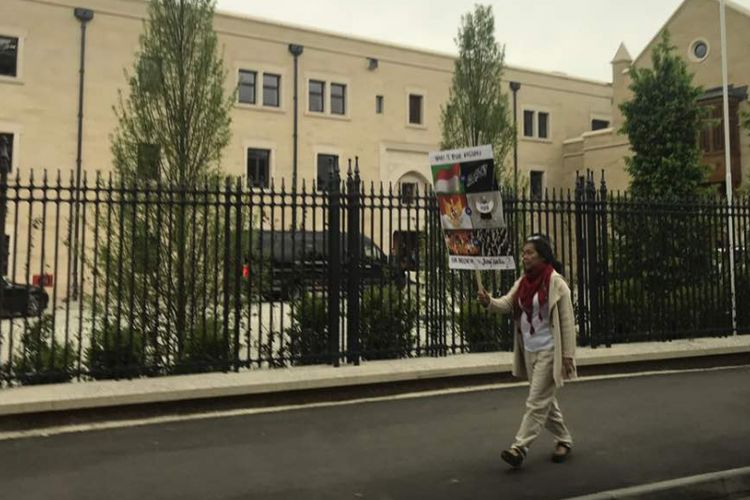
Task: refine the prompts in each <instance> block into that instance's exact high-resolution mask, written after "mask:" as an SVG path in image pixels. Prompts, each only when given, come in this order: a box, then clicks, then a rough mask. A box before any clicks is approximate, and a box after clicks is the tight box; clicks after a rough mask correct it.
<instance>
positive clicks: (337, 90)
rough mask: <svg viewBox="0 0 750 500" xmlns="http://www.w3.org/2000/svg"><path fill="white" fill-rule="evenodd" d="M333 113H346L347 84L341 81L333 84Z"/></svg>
mask: <svg viewBox="0 0 750 500" xmlns="http://www.w3.org/2000/svg"><path fill="white" fill-rule="evenodd" d="M331 113H333V114H334V115H345V114H346V85H343V84H341V83H332V84H331Z"/></svg>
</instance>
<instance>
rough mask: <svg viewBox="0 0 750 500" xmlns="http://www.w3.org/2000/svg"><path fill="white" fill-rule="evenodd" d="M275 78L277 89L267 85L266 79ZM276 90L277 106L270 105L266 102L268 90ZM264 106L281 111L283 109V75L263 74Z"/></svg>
mask: <svg viewBox="0 0 750 500" xmlns="http://www.w3.org/2000/svg"><path fill="white" fill-rule="evenodd" d="M267 77H268V78H275V79H276V87H271V86H268V85H266V78H267ZM274 88H275V90H276V104H268V102H267V101H266V97H267V91H268V89H274ZM262 105H263V107H264V108H275V109H280V108H281V74H280V73H271V72H265V71H264V72H263V102H262Z"/></svg>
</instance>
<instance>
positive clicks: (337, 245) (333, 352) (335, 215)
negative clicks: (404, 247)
mask: <svg viewBox="0 0 750 500" xmlns="http://www.w3.org/2000/svg"><path fill="white" fill-rule="evenodd" d="M340 195H341V177H340V176H339V166H338V160H336V161H335V162H334V160H333V159H331V160H330V162H329V170H328V354H329V360H330V363H331V364H333V366H339V342H340V338H339V333H340V332H339V310H340V308H341V296H340V290H341V271H340V266H341V197H340Z"/></svg>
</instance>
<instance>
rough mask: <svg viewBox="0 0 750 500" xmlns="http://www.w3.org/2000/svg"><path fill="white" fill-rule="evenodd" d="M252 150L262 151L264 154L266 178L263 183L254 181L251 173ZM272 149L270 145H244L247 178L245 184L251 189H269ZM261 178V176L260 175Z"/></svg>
mask: <svg viewBox="0 0 750 500" xmlns="http://www.w3.org/2000/svg"><path fill="white" fill-rule="evenodd" d="M253 152H263V153H265V154H266V157H265V160H266V174H267V176H266V178H265V182H264V183H262V184H261V183H260V182H256V181H255V178H254V177H253V176H252V175H251V171H250V169H251V165H250V161H251V156H252V153H253ZM273 156H274V154H273V149H272V148H270V147H263V146H255V145H248V146H246V147H245V176H246V178H247V181H246V185H247V187H249V188H252V189H269V188H270V187H271V175H272V174H271V161H272V158H273ZM261 179H262V176H261Z"/></svg>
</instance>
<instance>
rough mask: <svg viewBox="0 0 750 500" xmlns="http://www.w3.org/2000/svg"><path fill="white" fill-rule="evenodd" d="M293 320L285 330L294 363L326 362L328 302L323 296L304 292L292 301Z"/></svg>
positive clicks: (313, 363) (311, 363)
mask: <svg viewBox="0 0 750 500" xmlns="http://www.w3.org/2000/svg"><path fill="white" fill-rule="evenodd" d="M292 317H293V318H294V322H293V323H292V325H291V326H290V327H289V328H288V329H287V330H286V334H287V336H288V338H289V344H288V345H287V349H288V352H289V355H290V357H291V358H292V361H293V363H294V364H298V365H315V364H322V363H327V362H328V361H329V357H328V354H327V353H328V305H327V303H326V298H325V297H323V296H320V295H313V294H311V293H305V294H304V295H301V296H299V297H298V298H297V299H296V300H294V301H293V302H292Z"/></svg>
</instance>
